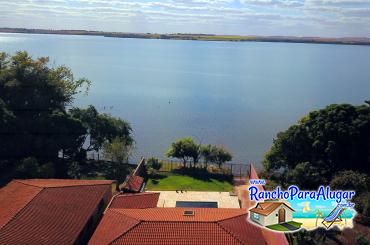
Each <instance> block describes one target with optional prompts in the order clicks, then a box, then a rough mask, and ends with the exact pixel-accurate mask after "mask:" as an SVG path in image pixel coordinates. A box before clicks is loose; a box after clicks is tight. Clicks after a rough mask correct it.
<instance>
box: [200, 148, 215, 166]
mask: <svg viewBox="0 0 370 245" xmlns="http://www.w3.org/2000/svg"><path fill="white" fill-rule="evenodd" d="M212 152H213V146H212V145H211V144H208V145H202V146H201V147H200V155H201V156H202V157H203V159H204V164H205V168H207V164H208V163H209V162H211V161H212Z"/></svg>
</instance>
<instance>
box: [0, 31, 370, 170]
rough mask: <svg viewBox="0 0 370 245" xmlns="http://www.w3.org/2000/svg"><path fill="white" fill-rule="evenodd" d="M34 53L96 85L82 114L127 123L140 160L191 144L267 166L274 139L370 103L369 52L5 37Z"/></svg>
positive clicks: (0, 41)
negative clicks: (330, 110) (336, 110)
mask: <svg viewBox="0 0 370 245" xmlns="http://www.w3.org/2000/svg"><path fill="white" fill-rule="evenodd" d="M17 50H26V51H28V52H29V53H30V54H32V55H33V56H34V57H37V56H49V57H50V58H51V61H52V64H54V65H57V64H66V65H67V66H69V67H70V68H72V70H73V72H74V74H75V76H76V77H86V78H88V79H90V80H91V81H92V87H91V90H90V93H89V95H88V96H80V97H78V98H77V99H76V101H75V104H76V105H77V106H87V105H89V104H93V105H95V106H96V107H97V108H98V109H99V111H101V112H106V113H110V114H112V115H114V116H119V117H122V118H124V119H126V120H127V121H129V122H130V123H131V125H132V128H133V129H134V137H135V140H136V143H137V146H136V151H135V153H134V154H133V160H135V159H137V158H139V157H140V156H146V157H148V156H152V155H153V156H157V157H160V158H164V153H165V152H166V149H167V148H168V146H169V144H170V143H171V142H172V141H174V140H175V139H177V138H180V137H183V136H192V137H193V138H194V139H197V140H198V141H201V142H202V143H212V144H219V145H224V146H226V147H227V148H228V149H230V150H231V151H232V152H233V154H234V162H236V163H249V162H255V163H260V162H261V160H262V158H263V155H264V153H265V152H266V151H267V150H268V149H269V147H270V146H271V144H272V140H273V138H274V137H275V136H276V134H277V133H278V132H279V131H281V130H285V129H287V128H288V127H289V125H291V124H293V123H295V122H297V120H299V119H300V118H301V117H302V116H304V115H305V114H307V113H308V112H309V111H311V110H314V109H319V108H322V107H324V106H326V105H328V104H332V103H353V104H362V103H363V102H364V100H365V99H369V98H370V47H368V46H342V45H325V44H289V43H258V42H243V43H240V42H238V43H237V42H201V41H170V40H147V39H120V38H104V37H92V36H63V35H29V34H4V33H3V34H1V33H0V51H5V52H8V53H11V54H13V53H14V52H15V51H17Z"/></svg>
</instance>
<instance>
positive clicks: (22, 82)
mask: <svg viewBox="0 0 370 245" xmlns="http://www.w3.org/2000/svg"><path fill="white" fill-rule="evenodd" d="M89 86H90V81H88V80H87V79H75V78H74V76H73V74H72V71H71V70H70V69H69V68H67V67H65V66H50V65H49V59H48V58H46V57H40V58H37V59H33V58H32V57H31V56H30V55H29V54H28V53H27V52H17V53H16V54H15V55H14V56H9V55H7V54H5V53H0V185H2V184H4V183H6V181H8V180H10V179H11V178H14V177H17V178H30V177H63V178H65V177H77V178H78V177H79V176H81V170H82V169H83V170H84V171H85V170H86V173H85V174H91V173H92V172H94V173H96V171H100V172H99V174H101V173H102V172H103V171H104V170H103V169H104V167H103V166H95V165H97V163H91V162H90V163H88V161H87V159H86V151H94V150H95V151H99V150H101V149H102V147H103V146H104V145H106V149H108V148H109V147H110V148H109V150H107V151H106V152H109V154H111V155H112V156H113V158H114V159H116V160H117V161H127V155H128V154H129V150H128V149H131V147H132V145H133V139H132V137H131V132H132V129H131V127H130V125H129V124H128V123H127V122H126V121H124V120H122V119H120V118H115V117H112V116H111V115H108V114H101V113H98V111H97V110H96V109H95V107H93V106H90V107H88V108H87V109H80V108H72V109H70V110H69V111H68V110H67V109H68V108H71V107H72V106H73V100H74V98H75V96H76V95H77V94H80V93H83V92H86V93H87V91H88V89H89ZM86 143H87V144H88V146H86ZM108 146H109V147H108ZM121 146H122V147H121ZM120 147H121V148H120ZM123 148H124V150H122V149H123ZM120 150H122V151H121V152H119V151H120ZM106 167H108V169H109V171H110V172H109V173H111V174H109V173H108V174H106V176H105V177H107V178H109V177H110V176H116V175H117V176H118V175H119V176H120V178H124V177H125V172H127V166H123V165H115V163H112V164H111V165H110V166H106ZM89 168H91V169H92V168H93V169H94V170H91V171H90V170H89ZM97 168H99V170H97Z"/></svg>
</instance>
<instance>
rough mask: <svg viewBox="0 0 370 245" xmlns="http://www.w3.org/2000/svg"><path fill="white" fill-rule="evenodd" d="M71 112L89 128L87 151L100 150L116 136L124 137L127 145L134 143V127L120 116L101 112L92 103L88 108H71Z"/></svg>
mask: <svg viewBox="0 0 370 245" xmlns="http://www.w3.org/2000/svg"><path fill="white" fill-rule="evenodd" d="M69 113H70V114H71V116H72V117H73V118H76V119H78V120H80V121H81V122H82V124H83V126H84V127H85V128H86V129H87V132H86V134H85V140H86V141H85V142H84V143H85V144H86V143H87V147H86V149H85V150H86V151H97V152H99V151H100V150H101V149H102V148H103V145H104V144H106V143H112V142H113V140H114V139H116V138H120V139H124V140H125V144H127V145H132V144H133V139H132V137H131V132H132V128H131V126H130V124H129V123H128V122H126V121H124V120H122V119H120V118H115V117H112V116H111V115H109V114H100V113H99V112H98V111H97V110H96V109H95V107H94V106H92V105H90V106H89V107H88V108H86V109H80V108H73V109H70V110H69Z"/></svg>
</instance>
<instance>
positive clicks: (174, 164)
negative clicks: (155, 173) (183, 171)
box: [159, 159, 250, 178]
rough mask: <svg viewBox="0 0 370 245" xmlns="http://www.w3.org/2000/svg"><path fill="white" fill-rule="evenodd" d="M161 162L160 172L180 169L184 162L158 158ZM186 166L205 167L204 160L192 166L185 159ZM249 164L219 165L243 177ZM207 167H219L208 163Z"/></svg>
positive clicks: (236, 175)
mask: <svg viewBox="0 0 370 245" xmlns="http://www.w3.org/2000/svg"><path fill="white" fill-rule="evenodd" d="M159 161H160V162H161V163H162V167H161V169H160V171H161V172H171V171H173V170H176V169H180V168H182V167H184V163H183V162H181V161H177V160H168V159H160V160H159ZM185 166H186V167H195V168H205V167H206V164H205V163H204V162H199V163H197V164H196V165H195V166H193V164H192V162H191V161H187V162H186V163H185ZM249 166H250V164H241V163H225V164H223V165H222V166H221V170H222V171H223V172H225V173H229V174H232V175H233V176H234V177H239V178H244V177H247V176H248V174H249ZM207 168H208V169H215V170H217V169H219V168H218V165H215V164H212V163H208V164H207Z"/></svg>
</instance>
